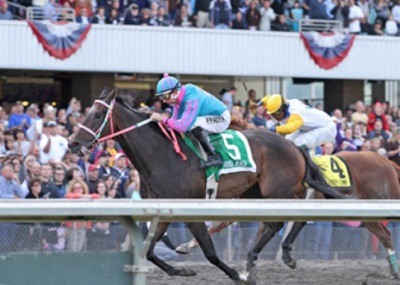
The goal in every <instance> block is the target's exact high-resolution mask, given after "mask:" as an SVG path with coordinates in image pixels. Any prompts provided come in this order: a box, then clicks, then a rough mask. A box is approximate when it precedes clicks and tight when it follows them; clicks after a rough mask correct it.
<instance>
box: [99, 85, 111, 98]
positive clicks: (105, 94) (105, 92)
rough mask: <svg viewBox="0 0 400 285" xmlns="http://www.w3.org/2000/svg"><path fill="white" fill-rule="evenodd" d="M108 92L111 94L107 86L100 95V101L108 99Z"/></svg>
mask: <svg viewBox="0 0 400 285" xmlns="http://www.w3.org/2000/svg"><path fill="white" fill-rule="evenodd" d="M108 92H109V89H108V87H107V86H106V87H104V88H103V90H102V91H101V93H100V96H99V99H103V98H105V97H107V94H108Z"/></svg>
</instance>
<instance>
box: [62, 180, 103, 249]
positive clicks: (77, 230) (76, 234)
mask: <svg viewBox="0 0 400 285" xmlns="http://www.w3.org/2000/svg"><path fill="white" fill-rule="evenodd" d="M65 198H67V199H81V198H93V199H96V198H99V195H98V194H89V190H88V188H87V185H86V183H85V182H84V181H83V180H82V179H73V180H72V181H71V182H70V185H69V187H68V191H67V194H66V195H65ZM65 226H66V227H67V233H68V234H67V236H68V239H67V250H68V251H74V252H79V251H82V249H83V246H84V244H85V239H86V226H88V227H90V224H88V223H86V222H66V223H65Z"/></svg>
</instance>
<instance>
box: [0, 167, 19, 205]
mask: <svg viewBox="0 0 400 285" xmlns="http://www.w3.org/2000/svg"><path fill="white" fill-rule="evenodd" d="M24 197H25V193H24V192H23V191H22V188H21V186H20V182H19V179H18V175H17V173H15V172H14V168H13V166H12V165H11V164H4V165H3V167H2V169H1V177H0V198H1V199H20V198H24Z"/></svg>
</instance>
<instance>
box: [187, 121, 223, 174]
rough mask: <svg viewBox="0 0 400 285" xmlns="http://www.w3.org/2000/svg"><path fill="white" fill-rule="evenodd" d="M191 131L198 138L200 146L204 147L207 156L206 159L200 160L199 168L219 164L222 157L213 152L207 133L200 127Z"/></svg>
mask: <svg viewBox="0 0 400 285" xmlns="http://www.w3.org/2000/svg"><path fill="white" fill-rule="evenodd" d="M191 132H192V134H193V135H194V136H195V137H196V138H197V139H198V140H199V142H200V144H201V146H202V147H203V148H204V151H205V152H206V153H207V157H208V158H207V160H206V161H202V162H201V164H200V169H206V168H207V167H210V166H218V165H221V164H222V159H221V157H220V156H219V154H218V153H216V152H215V149H214V147H213V145H212V144H211V142H210V139H209V137H208V135H207V133H206V132H205V131H204V130H203V129H202V128H201V127H196V128H194V129H193V130H192V131H191Z"/></svg>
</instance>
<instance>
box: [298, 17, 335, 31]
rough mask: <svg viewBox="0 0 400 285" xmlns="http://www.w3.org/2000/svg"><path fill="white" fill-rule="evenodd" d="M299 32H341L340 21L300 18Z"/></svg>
mask: <svg viewBox="0 0 400 285" xmlns="http://www.w3.org/2000/svg"><path fill="white" fill-rule="evenodd" d="M299 29H300V32H343V24H342V22H341V21H334V20H313V19H301V20H300V21H299Z"/></svg>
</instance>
